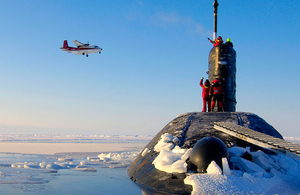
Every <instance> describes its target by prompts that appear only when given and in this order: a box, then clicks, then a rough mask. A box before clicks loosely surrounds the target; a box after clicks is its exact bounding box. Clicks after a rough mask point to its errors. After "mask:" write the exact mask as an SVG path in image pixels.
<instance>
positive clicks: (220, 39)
mask: <svg viewBox="0 0 300 195" xmlns="http://www.w3.org/2000/svg"><path fill="white" fill-rule="evenodd" d="M208 40H209V41H210V42H211V43H212V44H214V47H215V46H217V45H221V44H222V43H223V39H222V37H221V36H219V37H218V38H216V40H214V41H212V40H210V38H208Z"/></svg>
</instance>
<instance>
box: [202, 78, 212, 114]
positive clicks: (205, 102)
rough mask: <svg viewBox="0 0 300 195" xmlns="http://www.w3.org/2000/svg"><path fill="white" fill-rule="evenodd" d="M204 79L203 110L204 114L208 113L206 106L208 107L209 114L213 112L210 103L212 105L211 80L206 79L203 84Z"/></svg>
mask: <svg viewBox="0 0 300 195" xmlns="http://www.w3.org/2000/svg"><path fill="white" fill-rule="evenodd" d="M203 79H204V78H203V77H202V78H201V81H200V86H201V87H202V98H203V110H202V112H206V105H207V110H208V112H210V111H211V107H210V103H211V100H210V99H211V98H210V97H209V91H210V83H209V80H208V79H206V81H205V83H204V84H203Z"/></svg>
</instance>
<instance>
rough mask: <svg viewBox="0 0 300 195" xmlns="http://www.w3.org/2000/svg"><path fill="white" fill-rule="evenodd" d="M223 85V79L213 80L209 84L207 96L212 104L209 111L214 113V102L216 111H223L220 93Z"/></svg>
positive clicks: (221, 94)
mask: <svg viewBox="0 0 300 195" xmlns="http://www.w3.org/2000/svg"><path fill="white" fill-rule="evenodd" d="M224 83H225V79H224V78H223V79H222V80H221V78H216V79H215V80H213V82H212V83H211V87H210V94H209V96H210V97H211V98H212V104H211V110H212V111H214V107H215V104H216V102H218V106H217V107H218V111H222V110H223V92H222V87H223V84H224Z"/></svg>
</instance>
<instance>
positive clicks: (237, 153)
mask: <svg viewBox="0 0 300 195" xmlns="http://www.w3.org/2000/svg"><path fill="white" fill-rule="evenodd" d="M228 151H229V155H230V156H231V157H241V156H243V155H244V154H245V152H246V149H245V148H241V147H232V148H228Z"/></svg>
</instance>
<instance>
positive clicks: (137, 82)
mask: <svg viewBox="0 0 300 195" xmlns="http://www.w3.org/2000/svg"><path fill="white" fill-rule="evenodd" d="M212 4H213V0H212V1H207V0H198V1H183V0H182V1H181V0H179V1H156V0H151V1H143V0H138V1H136V0H128V1H95V0H94V1H92V0H91V1H72V0H70V1H65V0H59V1H58V0H52V1H37V0H36V1H35V0H29V1H21V0H19V1H14V0H10V1H1V2H0V18H1V20H0V26H1V30H0V40H1V47H0V52H1V54H0V55H1V58H0V67H1V71H0V82H1V85H0V129H1V133H22V134H23V133H24V134H27V133H36V134H151V135H155V134H156V133H157V132H158V131H160V130H161V129H162V128H163V127H164V126H165V125H166V124H167V123H168V122H170V121H171V120H172V119H174V118H175V117H176V116H177V115H179V114H183V113H186V112H193V111H201V110H202V98H201V88H200V86H199V81H200V78H201V77H207V75H206V73H205V72H206V71H207V69H208V54H209V51H210V49H211V48H212V45H211V43H209V42H208V40H207V38H208V37H210V38H212V31H213V7H212ZM219 4H220V6H219V15H218V16H219V17H218V22H219V23H218V35H221V36H222V37H223V38H227V37H230V38H231V40H232V42H233V44H234V48H235V50H236V52H237V101H238V104H237V111H244V112H252V113H255V114H257V115H259V116H260V117H262V118H264V119H265V120H266V121H267V122H268V123H270V124H271V125H273V126H274V127H275V128H276V129H277V130H278V131H279V132H280V133H281V134H282V135H284V136H300V120H299V116H300V115H299V114H298V113H299V110H300V103H299V99H300V92H299V90H298V88H299V87H298V84H299V83H300V79H299V78H300V77H299V72H300V68H299V61H300V60H299V58H298V57H299V54H300V49H299V46H298V45H299V43H300V38H299V37H300V36H299V35H298V33H299V30H300V22H299V18H300V13H299V7H300V2H299V1H296V0H277V1H273V0H272V1H271V0H265V1H259V0H253V1H240V0H234V1H233V0H219ZM65 39H66V40H68V42H69V45H70V46H74V44H73V42H72V40H74V39H76V40H79V41H81V42H84V43H85V42H87V41H89V43H90V44H96V45H98V46H99V47H102V48H103V51H102V54H101V55H99V54H90V55H89V57H85V56H78V55H75V54H69V53H67V52H63V51H61V50H60V49H59V47H61V46H62V44H63V40H65Z"/></svg>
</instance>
